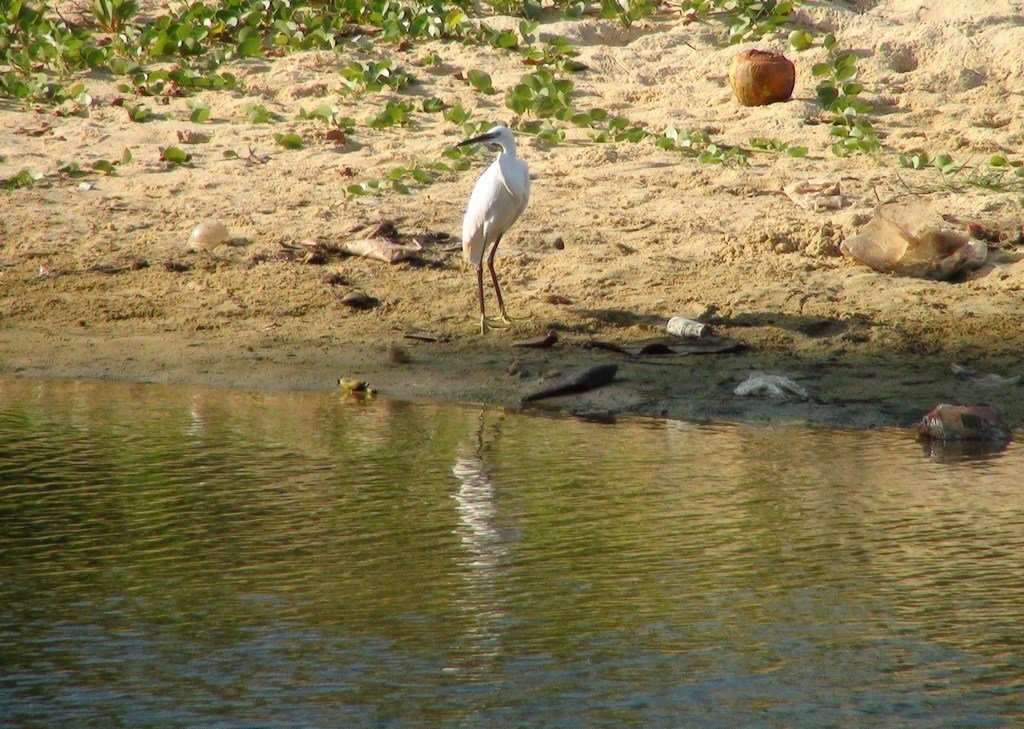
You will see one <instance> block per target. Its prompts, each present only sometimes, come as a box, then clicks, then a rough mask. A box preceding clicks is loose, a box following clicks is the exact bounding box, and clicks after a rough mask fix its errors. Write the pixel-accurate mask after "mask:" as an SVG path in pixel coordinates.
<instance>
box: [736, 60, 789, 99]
mask: <svg viewBox="0 0 1024 729" xmlns="http://www.w3.org/2000/svg"><path fill="white" fill-rule="evenodd" d="M729 84H730V85H731V86H732V92H733V94H735V95H736V99H737V100H738V101H739V102H740V103H741V104H743V105H744V106H763V105H764V104H772V103H774V102H776V101H787V100H788V99H789V97H790V96H792V95H793V87H794V86H795V85H796V67H795V66H793V62H792V61H790V60H789V59H788V58H786V57H785V56H782V55H779V54H778V53H770V52H768V51H758V50H754V49H751V50H748V51H743V52H742V53H737V54H736V55H735V56H733V57H732V62H731V63H730V64H729Z"/></svg>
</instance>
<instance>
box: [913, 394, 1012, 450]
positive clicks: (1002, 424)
mask: <svg viewBox="0 0 1024 729" xmlns="http://www.w3.org/2000/svg"><path fill="white" fill-rule="evenodd" d="M917 433H918V435H919V436H920V437H922V438H930V439H932V440H940V441H950V440H985V441H998V442H1008V441H1009V440H1010V438H1011V435H1012V434H1011V432H1010V428H1009V426H1007V425H1006V421H1004V420H1003V416H1002V415H1000V414H999V411H998V410H996V409H995V408H994V407H992V406H991V405H985V404H979V405H950V404H948V403H943V404H942V405H937V406H936V407H935V408H934V409H933V410H932V411H931V412H929V413H928V414H927V415H925V416H924V417H923V418H922V419H921V423H920V424H919V425H918V426H917Z"/></svg>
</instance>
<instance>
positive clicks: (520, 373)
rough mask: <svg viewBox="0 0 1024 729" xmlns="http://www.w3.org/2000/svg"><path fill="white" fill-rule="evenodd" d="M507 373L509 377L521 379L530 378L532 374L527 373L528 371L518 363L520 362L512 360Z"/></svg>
mask: <svg viewBox="0 0 1024 729" xmlns="http://www.w3.org/2000/svg"><path fill="white" fill-rule="evenodd" d="M505 372H506V373H507V374H508V376H509V377H518V378H520V379H522V378H524V377H529V376H530V373H529V372H527V371H526V369H525V368H524V367H523V366H522V365H521V364H520V363H519V362H518V360H512V361H511V362H510V363H509V365H508V369H507V370H505Z"/></svg>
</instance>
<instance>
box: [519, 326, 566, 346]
mask: <svg viewBox="0 0 1024 729" xmlns="http://www.w3.org/2000/svg"><path fill="white" fill-rule="evenodd" d="M557 341H558V333H557V332H556V331H555V330H554V329H549V330H548V331H546V332H544V333H543V334H541V335H540V336H539V337H530V338H529V339H520V340H519V341H518V342H512V346H513V347H526V348H530V349H547V348H548V347H550V346H552V345H554V344H555V343H556V342H557Z"/></svg>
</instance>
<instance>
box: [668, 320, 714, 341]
mask: <svg viewBox="0 0 1024 729" xmlns="http://www.w3.org/2000/svg"><path fill="white" fill-rule="evenodd" d="M665 331H667V332H668V333H669V334H674V335H676V336H677V337H692V338H695V339H700V338H701V337H710V336H711V334H712V332H711V327H710V326H708V325H707V324H705V323H704V322H700V321H697V320H695V319H687V318H686V317H685V316H674V317H672V318H671V319H669V320H668V324H666V325H665Z"/></svg>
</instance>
